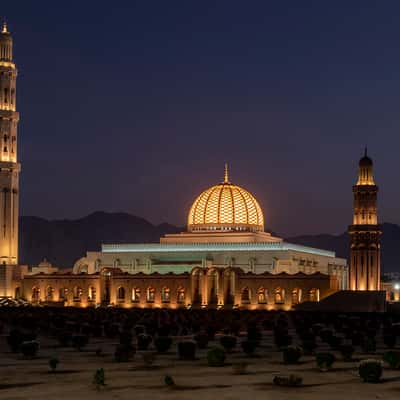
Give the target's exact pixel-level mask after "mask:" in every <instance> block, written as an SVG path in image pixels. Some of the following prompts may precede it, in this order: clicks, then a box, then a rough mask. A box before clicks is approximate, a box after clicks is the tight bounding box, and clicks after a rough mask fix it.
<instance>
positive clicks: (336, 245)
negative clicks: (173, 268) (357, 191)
mask: <svg viewBox="0 0 400 400" xmlns="http://www.w3.org/2000/svg"><path fill="white" fill-rule="evenodd" d="M183 230H184V228H179V227H176V226H174V225H170V224H167V223H163V224H160V225H153V224H151V223H150V222H148V221H146V220H145V219H143V218H140V217H136V216H134V215H130V214H127V213H106V212H101V211H97V212H94V213H92V214H90V215H88V216H86V217H83V218H80V219H76V220H54V221H49V220H46V219H43V218H38V217H29V216H27V217H21V218H20V238H19V239H20V247H19V249H20V262H21V263H22V264H29V265H37V264H38V263H39V262H40V261H42V259H43V258H44V257H46V258H47V259H48V260H49V261H51V262H52V263H53V265H55V266H59V267H71V266H72V265H73V264H74V262H75V261H76V260H78V259H79V258H80V257H83V256H84V255H85V254H86V251H99V250H100V247H101V244H102V243H157V242H159V239H160V236H162V235H165V234H166V233H177V232H181V231H183ZM383 231H384V235H383V240H382V248H383V255H382V261H383V263H382V264H383V266H384V270H385V271H396V270H400V268H399V266H398V262H397V258H398V253H397V251H398V249H399V248H400V226H398V225H394V224H388V223H386V224H383ZM286 240H287V241H288V242H292V243H298V244H302V245H306V246H311V247H316V248H320V249H327V250H333V251H335V252H336V254H337V256H338V257H343V258H348V254H349V239H348V237H347V233H343V234H342V235H337V236H335V235H329V234H322V235H307V236H296V237H290V238H287V239H286Z"/></svg>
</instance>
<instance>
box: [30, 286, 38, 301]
mask: <svg viewBox="0 0 400 400" xmlns="http://www.w3.org/2000/svg"><path fill="white" fill-rule="evenodd" d="M39 300H40V289H39V288H38V287H33V288H32V301H39Z"/></svg>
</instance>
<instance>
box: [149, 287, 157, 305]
mask: <svg viewBox="0 0 400 400" xmlns="http://www.w3.org/2000/svg"><path fill="white" fill-rule="evenodd" d="M155 298H156V290H155V289H154V288H153V287H149V288H148V289H147V302H148V303H153V302H154V300H155Z"/></svg>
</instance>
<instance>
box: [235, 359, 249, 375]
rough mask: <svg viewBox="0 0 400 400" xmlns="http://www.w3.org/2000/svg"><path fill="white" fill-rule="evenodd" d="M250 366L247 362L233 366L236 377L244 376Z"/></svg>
mask: <svg viewBox="0 0 400 400" xmlns="http://www.w3.org/2000/svg"><path fill="white" fill-rule="evenodd" d="M247 366H248V364H247V363H246V362H237V363H234V364H232V369H233V373H234V374H235V375H243V374H245V373H246V369H247Z"/></svg>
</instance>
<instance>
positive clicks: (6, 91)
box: [4, 88, 8, 103]
mask: <svg viewBox="0 0 400 400" xmlns="http://www.w3.org/2000/svg"><path fill="white" fill-rule="evenodd" d="M4 103H8V89H7V88H5V89H4Z"/></svg>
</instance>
